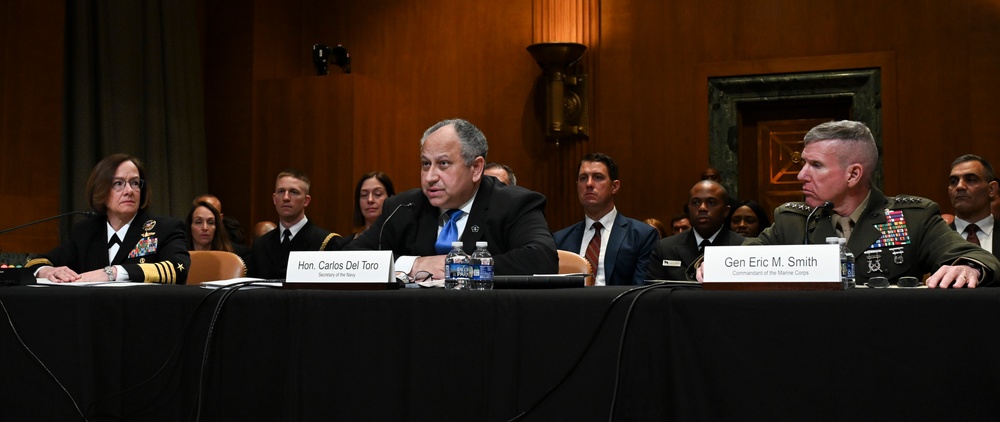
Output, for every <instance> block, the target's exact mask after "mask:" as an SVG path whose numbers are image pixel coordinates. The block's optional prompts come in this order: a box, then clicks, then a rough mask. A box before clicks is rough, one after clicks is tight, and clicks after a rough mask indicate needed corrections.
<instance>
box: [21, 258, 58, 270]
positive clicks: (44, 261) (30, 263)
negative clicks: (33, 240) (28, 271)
mask: <svg viewBox="0 0 1000 422" xmlns="http://www.w3.org/2000/svg"><path fill="white" fill-rule="evenodd" d="M34 265H48V266H54V265H52V261H49V260H48V259H46V258H34V259H29V260H28V262H27V263H26V264H24V266H25V267H28V268H30V267H31V266H34Z"/></svg>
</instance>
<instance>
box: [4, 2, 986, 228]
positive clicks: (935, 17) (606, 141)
mask: <svg viewBox="0 0 1000 422" xmlns="http://www.w3.org/2000/svg"><path fill="white" fill-rule="evenodd" d="M542 1H543V0H513V1H509V2H495V1H491V0H423V1H419V2H414V1H401V0H370V1H366V2H352V1H346V0H335V1H318V0H255V1H253V2H246V1H236V0H217V1H211V2H204V4H205V49H206V51H205V57H206V60H205V62H206V69H205V76H206V81H205V87H206V125H207V128H206V130H207V136H208V140H209V145H208V152H209V156H210V157H211V158H210V161H211V162H213V163H214V164H213V165H212V168H210V169H209V177H210V179H209V186H210V190H211V191H213V192H214V193H216V194H217V195H219V196H220V197H221V198H222V199H223V201H224V202H225V212H226V214H227V215H232V216H235V217H237V218H238V219H240V220H241V221H243V222H244V224H245V225H246V226H247V227H249V225H250V224H251V223H252V221H256V220H260V219H273V218H274V215H275V212H274V209H273V207H272V206H271V203H270V199H269V193H270V189H271V186H272V185H271V183H273V177H274V174H271V173H275V172H276V168H277V167H279V166H285V165H288V166H296V167H302V168H303V169H304V170H305V171H307V172H310V173H313V174H314V179H319V178H322V179H323V180H316V181H314V183H316V184H317V185H319V184H321V185H323V186H327V187H330V188H331V189H332V190H330V191H324V192H322V195H323V196H324V198H321V199H322V200H320V201H319V202H317V203H315V204H314V205H313V206H311V207H310V209H309V214H310V215H311V216H312V218H314V219H316V220H317V221H322V222H323V224H324V225H325V226H327V227H328V228H330V229H331V230H335V231H339V232H348V231H350V219H351V210H352V202H351V201H352V198H351V196H352V194H353V187H354V183H355V180H354V178H355V177H357V176H358V175H360V174H361V173H364V172H366V171H370V170H374V169H380V170H384V171H386V172H388V173H389V174H390V175H391V177H392V178H393V180H394V182H395V183H396V186H397V188H398V189H399V190H402V189H406V188H412V187H417V186H419V169H418V160H417V157H418V141H419V138H420V135H421V133H422V131H423V130H424V129H425V128H427V127H428V126H430V125H431V124H433V123H434V122H436V121H438V120H440V119H443V118H449V117H456V116H457V117H463V118H466V119H469V120H470V121H472V122H474V123H475V124H477V125H478V126H479V127H480V128H481V129H483V131H484V132H485V133H486V135H487V138H488V139H489V140H490V146H491V151H490V156H489V159H490V160H495V161H500V162H504V163H507V164H509V165H511V166H512V167H513V168H514V169H515V170H516V171H517V173H518V176H519V177H518V179H519V181H520V182H521V184H523V185H524V186H526V187H528V188H531V189H535V190H538V191H540V192H542V193H544V194H545V195H547V196H548V198H549V208H548V211H547V214H548V218H549V222H550V225H551V226H552V228H553V229H559V228H561V227H564V226H566V225H568V224H570V223H572V222H574V221H576V220H578V219H579V218H581V217H580V216H581V212H580V208H579V204H578V203H577V200H576V194H575V191H574V189H575V188H574V184H573V177H574V174H575V171H576V165H577V160H578V159H579V157H580V156H582V154H583V153H585V152H590V151H602V152H606V153H608V154H610V155H611V156H613V157H615V158H616V160H617V161H618V163H619V166H620V167H621V169H622V175H621V177H622V185H623V189H622V191H621V192H620V194H619V195H618V198H617V202H618V208H619V210H620V211H621V212H623V213H624V214H625V215H628V216H631V217H635V218H645V217H648V216H656V217H659V218H662V219H666V218H669V216H670V215H671V214H673V213H675V212H677V211H679V208H680V206H681V204H683V203H684V202H685V200H686V197H687V191H688V189H689V188H690V186H691V184H693V183H694V182H695V180H696V179H697V178H698V175H699V174H700V172H701V170H702V169H703V168H704V167H705V166H706V165H707V164H708V128H707V127H706V125H707V120H706V119H707V117H706V116H707V113H708V110H707V105H706V104H707V101H706V95H707V94H706V91H705V85H706V84H707V81H706V80H705V78H706V76H708V75H712V76H721V75H723V74H729V73H731V72H735V73H737V74H748V73H749V74H759V73H783V72H792V71H801V70H823V69H826V68H838V67H836V66H838V63H844V62H845V61H850V60H849V59H845V58H855V59H856V58H858V57H878V58H880V59H878V60H883V59H884V58H886V57H888V58H889V59H887V60H888V62H885V64H886V66H887V67H888V68H891V69H888V71H889V73H891V77H889V78H886V77H883V83H884V85H883V105H882V106H883V108H882V113H883V122H884V124H885V125H884V136H885V141H886V142H885V151H884V163H885V187H886V191H887V192H888V193H910V194H917V195H923V196H927V197H930V198H932V199H934V200H936V201H938V202H940V203H942V206H943V208H944V209H945V210H946V211H947V210H950V208H951V207H950V205H949V204H948V198H947V193H946V177H945V176H946V174H947V171H948V164H949V163H950V161H951V159H952V158H953V157H956V156H958V155H960V154H962V153H966V152H975V153H979V154H981V155H984V156H986V157H987V158H991V159H993V161H997V162H1000V143H998V142H996V139H995V138H996V134H995V133H996V130H995V128H996V127H1000V113H997V112H996V108H995V107H994V103H995V102H996V99H997V98H998V97H1000V78H997V77H996V75H1000V53H998V52H997V48H996V46H997V45H1000V2H997V1H995V0H968V1H963V2H912V1H908V0H883V1H870V0H837V1H833V0H820V1H802V0H769V1H762V2H746V1H738V0H705V1H699V2H689V1H681V0H665V1H647V0H603V1H601V0H594V1H591V2H590V3H591V4H596V5H597V10H596V12H593V13H591V16H592V19H594V20H595V23H594V24H593V26H592V27H590V28H588V29H589V30H590V31H591V32H590V34H591V35H590V36H592V37H596V38H593V39H592V40H591V41H590V42H589V43H588V46H589V48H588V51H587V53H586V55H585V57H584V60H583V62H584V65H585V66H586V68H587V71H588V73H589V74H590V79H589V80H590V82H591V104H592V109H591V111H592V115H591V123H592V132H591V137H590V139H589V140H586V141H575V142H563V143H560V144H559V145H558V146H557V145H555V144H553V143H551V142H547V141H545V140H544V139H543V138H542V135H541V121H540V120H541V118H540V109H539V108H538V104H537V101H538V99H537V94H538V90H539V88H540V86H539V85H538V83H539V78H540V75H541V70H540V69H539V68H538V66H537V65H536V64H535V63H534V62H533V61H532V59H531V57H530V55H529V54H528V53H527V52H526V51H525V47H527V46H528V45H530V44H531V43H533V42H535V41H536V38H535V37H536V34H537V32H536V28H535V26H536V22H538V21H539V19H538V17H537V16H536V14H537V13H538V12H537V11H538V10H539V5H540V4H541V3H540V2H542ZM545 3H551V1H545ZM0 7H2V9H0V10H2V11H3V12H4V15H3V16H0V22H2V23H5V25H4V29H3V30H2V31H3V32H2V34H3V36H2V37H0V49H2V51H3V58H4V61H3V63H2V64H0V87H2V89H3V91H2V92H0V98H3V102H2V105H0V118H2V119H3V120H2V122H3V124H2V126H0V145H2V146H3V148H4V151H5V152H7V153H8V155H10V154H14V153H17V154H19V155H20V156H28V155H32V154H31V152H33V151H35V150H36V149H37V148H45V149H46V150H47V151H56V150H57V149H58V143H59V129H58V128H59V124H58V122H59V121H61V117H60V115H59V113H60V112H61V86H62V82H61V81H62V78H61V76H62V65H61V63H62V58H61V54H59V53H52V52H53V51H61V45H62V35H61V34H62V32H63V31H62V21H61V20H60V19H52V16H62V8H63V4H62V2H57V1H53V0H46V1H41V2H38V1H30V2H29V1H26V0H14V1H12V2H5V4H4V6H0ZM317 42H322V43H327V44H336V43H343V44H344V45H345V46H346V47H347V48H348V49H349V51H350V52H351V55H352V57H353V60H354V62H353V73H351V74H350V75H343V74H338V72H339V69H336V68H332V69H331V73H332V74H331V75H330V76H326V77H320V76H314V68H313V65H312V62H311V59H310V57H311V52H310V47H311V46H312V44H313V43H317ZM40 51H45V52H46V54H41V53H38V52H40ZM876 61H877V60H876ZM344 89H349V90H351V92H352V94H350V95H344V94H343V93H344V91H343V90H344ZM323 90H329V91H323ZM307 93H308V95H307ZM275 101H277V102H279V103H278V104H275V103H274V102H275ZM324 101H328V103H327V102H324ZM344 101H346V103H345V102H344ZM277 110H284V111H283V113H286V115H287V116H289V117H287V118H279V117H264V118H262V117H261V116H271V114H269V113H272V112H275V111H277ZM309 110H311V111H309ZM262 113H263V114H262ZM310 113H311V114H310ZM322 113H336V115H333V114H326V115H324V114H322ZM291 116H298V117H295V118H293V117H291ZM302 116H311V117H310V118H315V119H320V120H324V122H323V123H322V124H316V125H313V126H302V125H303V124H304V123H303V122H301V121H299V122H296V121H295V119H296V118H300V117H302ZM296 125H299V126H298V127H301V128H302V130H297V129H294V128H295V127H297V126H296ZM285 130H288V132H287V134H288V136H289V137H299V138H300V139H294V140H293V139H285V140H284V141H276V140H275V137H276V136H278V137H279V138H280V134H282V133H284V132H283V131H285ZM310 131H314V132H310ZM317 136H319V137H317ZM276 142H280V143H279V144H275V143H276ZM310 142H319V143H321V144H322V147H321V148H324V151H325V154H327V155H326V156H325V158H327V159H322V160H320V159H319V158H320V157H317V156H314V155H311V154H308V153H307V152H308V151H309V150H312V149H307V151H305V152H303V153H300V154H299V155H295V154H292V155H290V156H289V157H287V158H285V157H276V156H273V155H268V156H267V157H258V156H256V155H254V154H255V151H256V153H257V154H274V152H273V151H276V150H281V149H283V148H288V147H298V146H299V145H302V148H306V147H305V146H304V145H308V144H309V143H310ZM346 151H349V152H346ZM47 157H48V158H49V159H57V157H58V154H55V153H54V152H51V153H50V154H48V155H47ZM331 157H332V160H331V159H329V158H331ZM262 160H263V161H262ZM7 163H8V164H7V166H5V167H4V170H3V171H4V172H3V175H4V180H5V182H6V183H4V184H3V186H5V187H4V188H2V189H3V191H2V192H0V194H2V195H7V196H4V199H7V200H8V203H11V201H13V203H24V202H30V203H31V204H32V211H31V212H30V213H29V212H26V211H24V209H14V207H8V208H6V209H5V210H3V211H0V226H8V225H14V224H16V223H18V222H21V221H24V220H27V219H30V218H33V217H37V216H42V215H43V214H44V215H48V214H51V213H50V212H46V211H44V210H45V209H49V210H51V211H53V212H55V211H56V210H57V207H58V205H57V203H58V201H57V198H58V187H57V186H55V183H56V181H57V180H58V179H57V178H56V176H55V175H54V174H53V173H54V172H53V171H50V170H49V169H54V168H58V166H57V165H49V164H50V163H51V160H50V161H48V162H46V163H43V164H39V163H37V162H29V161H28V160H8V162H7ZM262 163H268V164H266V165H265V164H262ZM271 166H273V168H272V167H271ZM330 166H336V169H335V170H333V169H331V168H330ZM8 169H9V170H10V171H8ZM24 174H30V175H31V177H30V178H25V177H23V175H24ZM315 175H320V177H316V176H315ZM50 178H51V179H50ZM20 180H30V181H31V183H30V188H28V187H25V186H24V183H21V182H19V181H20ZM326 196H330V197H331V198H326ZM317 199H320V198H317ZM320 204H322V206H320ZM17 208H20V207H17ZM39 210H40V211H39ZM46 230H51V233H52V237H54V236H55V235H56V234H55V228H54V226H53V227H52V228H51V229H46ZM25 235H27V234H25ZM9 239H14V237H10V238H4V239H0V248H7V246H6V245H7V244H5V243H4V241H6V240H9ZM24 240H25V241H26V239H24Z"/></svg>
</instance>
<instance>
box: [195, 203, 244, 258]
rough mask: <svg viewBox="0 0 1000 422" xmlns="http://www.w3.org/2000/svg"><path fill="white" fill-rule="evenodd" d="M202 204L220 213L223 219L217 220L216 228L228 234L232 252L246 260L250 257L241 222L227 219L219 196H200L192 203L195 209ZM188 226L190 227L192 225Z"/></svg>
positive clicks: (230, 218)
mask: <svg viewBox="0 0 1000 422" xmlns="http://www.w3.org/2000/svg"><path fill="white" fill-rule="evenodd" d="M201 202H207V203H208V204H209V205H211V206H213V207H215V210H216V211H218V212H219V216H220V217H221V219H219V220H216V226H217V227H221V228H222V229H223V231H225V232H226V238H227V239H228V240H229V244H230V245H231V246H232V248H233V250H232V251H230V252H233V253H235V254H237V255H239V256H240V257H241V258H243V259H244V260H245V259H246V257H247V256H249V255H250V247H249V246H247V245H245V244H243V229H242V228H241V227H240V222H239V221H238V220H236V219H235V218H232V217H227V216H226V214H225V213H223V212H222V201H220V200H219V198H218V197H217V196H215V195H212V194H210V193H206V194H202V195H199V196H198V197H197V198H194V201H191V206H192V207H195V206H197V205H198V204H199V203H201ZM188 225H189V226H190V224H188Z"/></svg>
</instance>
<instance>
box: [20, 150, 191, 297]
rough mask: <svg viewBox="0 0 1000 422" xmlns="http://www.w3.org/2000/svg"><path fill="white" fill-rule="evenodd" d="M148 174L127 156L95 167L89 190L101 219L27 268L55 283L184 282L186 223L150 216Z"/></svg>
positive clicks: (87, 224)
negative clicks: (147, 211) (147, 209)
mask: <svg viewBox="0 0 1000 422" xmlns="http://www.w3.org/2000/svg"><path fill="white" fill-rule="evenodd" d="M145 176H146V171H145V168H144V167H143V165H142V162H141V161H139V159H138V158H135V157H132V156H129V155H127V154H121V153H119V154H113V155H111V156H108V157H106V158H104V159H103V160H101V162H99V163H97V166H95V167H94V170H93V171H92V172H91V173H90V178H89V179H88V180H87V190H86V192H87V197H88V198H89V201H90V207H91V208H92V209H93V210H94V211H95V212H97V215H96V216H94V217H90V218H88V219H86V220H84V221H81V222H79V223H77V224H76V225H75V226H73V231H72V233H71V234H70V239H69V240H68V241H66V242H64V243H63V244H62V245H60V246H58V247H56V248H55V249H53V250H52V251H51V252H49V253H48V254H45V255H43V256H40V257H37V258H34V259H31V260H29V261H28V263H27V265H26V266H27V267H28V268H31V269H32V270H33V271H35V276H36V277H38V278H47V279H49V280H51V281H55V282H64V283H69V282H75V281H132V282H145V283H163V284H183V283H184V281H185V280H186V279H187V269H188V267H189V266H190V264H191V257H190V255H189V254H188V251H187V240H186V234H185V231H184V225H183V223H181V222H180V221H179V220H176V219H173V218H170V217H154V216H150V215H147V214H146V211H145V210H146V207H147V206H148V205H149V192H150V189H149V185H148V184H147V183H146V179H145Z"/></svg>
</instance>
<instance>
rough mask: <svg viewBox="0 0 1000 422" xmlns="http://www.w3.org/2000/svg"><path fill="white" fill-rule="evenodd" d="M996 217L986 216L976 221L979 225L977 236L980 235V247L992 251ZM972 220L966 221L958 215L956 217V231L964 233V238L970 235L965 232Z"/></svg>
mask: <svg viewBox="0 0 1000 422" xmlns="http://www.w3.org/2000/svg"><path fill="white" fill-rule="evenodd" d="M994 221H995V220H994V219H993V216H992V215H988V216H986V218H984V219H982V220H979V221H976V222H975V223H976V225H977V226H979V231H978V232H976V236H977V237H979V245H980V246H979V247H981V248H983V249H986V250H987V251H989V252H990V253H992V252H993V226H994V224H993V223H994ZM972 223H973V222H971V221H965V220H963V219H961V218H958V216H956V217H955V231H957V232H958V234H960V235H962V238H963V239H964V238H966V237H968V235H969V234H968V233H966V232H965V228H966V226H968V225H969V224H972Z"/></svg>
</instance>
